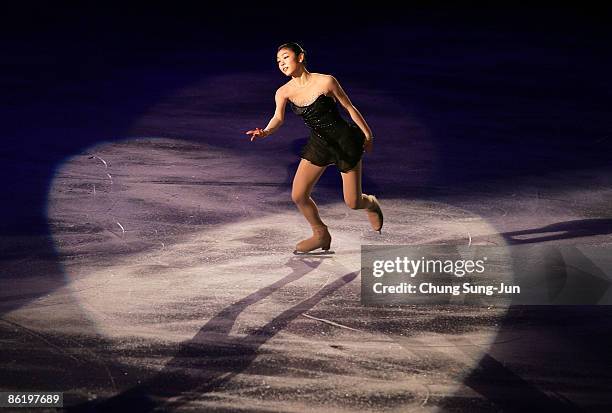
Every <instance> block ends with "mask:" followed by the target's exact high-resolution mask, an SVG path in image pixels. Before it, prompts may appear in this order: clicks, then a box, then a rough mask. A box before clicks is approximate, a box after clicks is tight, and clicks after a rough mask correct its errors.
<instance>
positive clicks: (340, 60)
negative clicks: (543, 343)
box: [0, 2, 612, 233]
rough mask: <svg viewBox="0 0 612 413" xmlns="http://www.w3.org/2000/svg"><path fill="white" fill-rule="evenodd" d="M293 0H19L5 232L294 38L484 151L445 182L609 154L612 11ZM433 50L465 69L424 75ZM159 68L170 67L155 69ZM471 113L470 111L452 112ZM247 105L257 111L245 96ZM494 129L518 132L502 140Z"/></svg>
mask: <svg viewBox="0 0 612 413" xmlns="http://www.w3.org/2000/svg"><path fill="white" fill-rule="evenodd" d="M292 6H293V7H290V6H289V3H283V4H280V5H259V4H257V5H256V4H251V5H243V4H241V5H240V6H230V5H227V6H226V5H221V6H220V5H218V4H217V5H210V4H206V5H201V6H199V7H196V8H194V7H187V6H186V5H183V4H172V5H170V4H165V5H161V4H146V5H138V6H136V5H132V6H129V7H125V6H119V5H117V4H114V5H108V4H106V3H104V4H102V3H95V2H79V3H78V4H72V5H69V4H67V3H59V4H53V3H50V2H41V3H36V2H29V3H22V4H21V5H20V6H18V7H15V6H12V8H6V6H5V9H4V10H3V13H2V15H3V21H4V23H3V25H2V50H3V51H2V54H3V56H2V76H1V77H0V82H1V83H0V87H1V89H2V99H1V105H2V111H1V115H0V116H1V119H0V121H1V123H2V130H3V133H2V140H3V145H2V146H1V148H0V151H1V152H0V156H1V158H2V163H1V164H0V168H2V169H1V170H0V171H1V172H2V176H3V177H4V178H5V181H4V190H3V191H2V203H1V205H2V207H1V208H2V214H1V216H2V222H1V223H0V228H1V229H2V231H3V232H4V233H6V232H7V231H8V232H9V233H14V232H15V231H17V232H19V233H23V232H24V231H28V232H32V233H41V232H42V233H44V232H45V231H46V229H45V228H46V217H45V214H44V208H45V194H46V185H47V184H48V182H49V181H50V178H51V176H52V174H53V171H54V167H55V166H56V165H57V164H58V162H60V161H61V160H62V159H63V158H64V157H66V156H68V155H70V154H74V153H77V152H78V151H80V150H82V149H83V148H85V147H87V146H90V145H91V144H93V143H94V142H97V141H99V140H112V137H113V136H119V135H120V134H121V133H122V132H123V131H125V128H126V127H127V126H128V125H129V124H130V122H131V121H132V120H133V119H135V118H137V117H138V116H139V114H140V113H142V112H143V111H144V110H146V108H147V107H148V106H149V105H151V104H152V103H154V102H156V101H157V100H159V99H160V98H161V97H163V96H164V95H165V94H166V93H168V91H170V90H173V89H175V88H177V87H180V86H183V85H186V84H189V83H190V82H193V81H195V80H197V79H199V78H201V77H203V76H206V75H210V74H216V73H227V72H230V71H231V72H240V71H244V72H253V71H255V72H258V71H261V72H262V73H266V72H271V71H274V70H276V65H275V60H274V56H275V53H276V46H277V45H278V44H281V43H283V42H285V41H298V42H300V43H301V44H302V45H303V46H304V48H305V49H306V50H307V52H309V51H310V52H309V56H308V58H309V62H310V64H311V65H314V66H315V67H321V69H320V70H324V71H327V72H328V73H336V72H342V73H343V80H344V82H347V83H348V82H350V81H353V80H356V79H360V80H363V79H364V78H367V79H368V84H369V85H370V86H371V87H372V88H376V89H377V90H381V91H385V92H387V93H390V94H392V95H393V96H394V98H395V99H397V100H398V101H399V102H401V103H402V104H405V105H406V108H408V109H409V110H410V111H411V112H412V113H414V114H415V115H417V116H418V117H419V118H420V119H422V120H423V121H424V122H425V123H426V124H427V125H428V127H429V128H431V130H432V139H435V140H436V141H438V142H439V143H440V144H441V145H443V146H444V147H447V148H448V149H449V150H448V151H445V153H448V154H456V153H457V150H459V152H462V153H470V154H472V155H473V161H474V162H475V163H472V166H473V168H470V169H466V168H454V167H453V164H452V162H441V166H442V168H444V165H448V169H447V170H446V171H445V170H444V169H442V170H441V172H439V173H438V176H436V182H437V183H440V184H450V183H458V184H460V183H461V182H464V181H466V180H474V179H479V177H480V176H491V175H494V174H497V173H502V172H503V174H504V175H505V176H509V174H511V175H523V174H532V173H534V172H535V173H538V172H539V171H549V170H566V169H567V170H570V169H575V168H581V167H584V166H597V165H598V164H602V165H605V164H608V163H609V162H608V149H609V148H610V142H611V140H610V134H611V133H612V131H611V124H610V121H609V114H608V113H609V112H608V108H609V98H610V90H611V82H610V79H609V73H610V69H611V65H610V59H611V58H610V53H609V40H610V30H609V26H608V25H607V22H608V21H609V20H608V17H609V16H610V13H609V11H610V10H609V8H605V7H602V6H593V5H590V6H589V5H584V6H583V5H581V6H580V7H578V6H574V7H562V6H558V5H555V6H554V7H550V6H536V7H533V6H527V5H521V4H515V3H513V4H512V5H510V4H496V5H495V6H492V5H481V4H477V3H467V4H463V5H450V4H444V3H433V4H428V5H414V6H402V7H399V6H397V5H391V3H381V2H377V3H376V6H373V5H368V6H347V5H343V6H339V5H334V4H331V3H325V4H319V3H299V4H294V5H292ZM415 33H417V34H419V35H415ZM266 56H268V57H267V58H266ZM500 56H501V57H500ZM427 59H429V60H431V61H434V62H436V64H440V63H441V64H442V65H444V66H448V67H449V70H450V72H451V75H449V74H448V73H435V72H432V73H427V68H424V69H423V71H421V74H417V73H415V72H414V71H412V67H411V65H412V62H414V61H415V60H427ZM450 68H452V70H451V69H450ZM151 69H154V70H164V69H167V75H165V76H164V77H163V78H155V79H154V81H151V79H150V78H147V77H146V76H141V74H145V73H146V72H147V71H148V70H151ZM483 70H484V71H486V73H487V75H488V76H486V77H483V76H481V74H482V71H483ZM422 72H425V73H426V75H423V74H422ZM492 75H495V76H494V77H491V76H492ZM492 79H493V80H492ZM495 79H498V80H495ZM459 94H461V95H462V96H468V97H469V99H467V100H466V99H465V98H462V99H461V100H458V99H454V98H453V96H455V95H459ZM458 107H462V108H465V111H464V112H461V113H459V112H456V111H455V112H453V111H451V110H449V109H454V108H458ZM233 109H235V110H241V109H244V110H251V111H252V110H256V108H241V106H240V101H239V100H237V102H236V106H235V107H234V108H233ZM466 119H472V120H476V121H469V122H466V121H465V120H466ZM262 122H263V119H262ZM494 123H495V124H499V123H503V124H504V125H505V127H504V128H503V129H500V130H498V131H497V133H495V134H492V133H491V130H490V129H486V126H487V124H494ZM479 126H481V127H479ZM485 129H486V130H487V132H486V134H484V133H482V132H481V131H482V130H485ZM492 141H495V142H497V143H499V144H501V145H503V147H504V148H505V149H499V148H498V149H497V151H496V152H497V155H496V156H495V157H490V156H488V155H489V154H490V151H489V149H486V146H483V143H490V142H492ZM503 153H505V154H507V155H506V156H502V154H503ZM449 156H455V155H449ZM450 161H452V160H450ZM585 164H586V165H585Z"/></svg>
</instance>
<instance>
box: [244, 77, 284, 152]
mask: <svg viewBox="0 0 612 413" xmlns="http://www.w3.org/2000/svg"><path fill="white" fill-rule="evenodd" d="M274 101H275V102H276V109H275V110H274V115H273V116H272V119H270V122H268V125H267V126H266V127H265V128H264V129H260V128H255V129H253V130H250V131H248V132H247V134H251V141H253V140H255V139H256V138H265V137H266V136H270V135H272V134H273V133H274V132H276V131H277V130H278V128H280V127H281V126H282V124H283V122H284V121H285V106H286V104H287V97H286V96H285V94H284V93H283V92H282V90H281V89H278V90H277V91H276V94H275V95H274Z"/></svg>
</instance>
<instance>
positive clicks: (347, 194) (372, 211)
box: [246, 42, 383, 254]
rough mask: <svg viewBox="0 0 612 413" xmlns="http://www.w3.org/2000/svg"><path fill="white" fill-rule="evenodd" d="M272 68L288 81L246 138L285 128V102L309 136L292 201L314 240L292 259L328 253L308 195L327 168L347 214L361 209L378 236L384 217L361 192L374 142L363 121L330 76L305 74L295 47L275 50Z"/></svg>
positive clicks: (376, 204)
mask: <svg viewBox="0 0 612 413" xmlns="http://www.w3.org/2000/svg"><path fill="white" fill-rule="evenodd" d="M276 62H277V64H278V68H279V69H280V71H281V72H282V73H283V74H284V75H285V76H287V77H291V79H290V80H289V81H288V82H287V83H285V84H284V85H282V86H281V87H280V88H279V89H278V90H277V91H276V94H275V96H274V100H275V102H276V110H275V112H274V116H273V117H272V119H270V122H269V123H268V125H267V126H266V127H265V128H264V129H261V128H255V129H254V130H250V131H248V132H246V134H250V135H251V142H253V141H254V140H255V139H258V138H265V137H267V136H269V135H271V134H273V133H274V132H276V131H277V130H278V128H280V127H281V125H282V124H283V122H284V118H285V106H286V104H287V102H289V104H290V106H291V109H292V111H293V112H294V113H295V114H296V115H298V116H301V117H302V118H303V120H304V123H305V124H306V125H307V126H308V127H309V128H310V130H311V133H310V137H309V139H308V142H307V143H306V145H304V147H303V148H302V151H301V160H300V163H299V165H298V168H297V171H296V173H295V177H294V179H293V188H292V191H291V199H292V200H293V202H294V203H295V204H296V206H297V208H298V209H299V210H300V212H301V213H302V214H303V215H304V217H305V218H306V220H307V221H308V223H309V224H310V226H311V227H312V232H313V236H312V237H310V238H308V239H305V240H302V241H300V242H298V244H297V245H296V247H295V251H294V253H295V254H297V253H307V252H310V251H313V250H316V249H318V248H322V249H323V250H325V251H327V250H329V248H330V244H331V235H330V234H329V231H328V229H327V225H325V224H324V223H323V221H322V220H321V217H320V216H319V210H318V208H317V205H316V204H315V202H314V200H313V199H312V198H311V196H310V194H311V192H312V190H313V188H314V185H315V184H316V182H317V181H318V180H319V178H320V177H321V175H322V174H323V172H324V171H325V168H326V167H327V166H329V165H332V164H335V165H336V168H337V169H338V170H339V171H340V173H341V176H342V188H343V192H344V202H345V203H346V205H347V206H348V207H349V208H351V209H365V210H366V211H367V214H368V219H369V221H370V224H371V226H372V229H374V231H378V232H379V233H381V229H382V226H383V214H382V211H381V208H380V204H379V202H378V200H377V199H376V197H375V196H374V195H366V194H364V193H362V192H361V169H362V168H361V164H362V162H361V157H362V155H363V153H364V152H366V151H367V152H368V153H370V152H371V151H372V148H373V141H374V137H373V136H372V131H371V130H370V128H369V127H368V125H367V123H366V121H365V120H364V119H363V117H362V116H361V113H359V111H358V110H357V108H355V106H353V104H352V103H351V100H350V99H349V97H348V96H347V95H346V93H345V92H344V90H343V89H342V87H341V86H340V84H339V83H338V81H337V80H336V78H335V77H334V76H332V75H326V74H322V73H314V72H312V73H311V72H309V71H308V70H307V69H306V52H305V51H304V49H303V48H302V47H301V46H300V45H299V44H297V43H293V42H291V43H285V44H283V45H281V46H279V48H278V50H277V55H276ZM337 102H340V104H342V106H343V107H344V109H345V110H346V111H347V112H348V114H349V115H350V117H351V119H352V120H353V121H354V123H350V122H347V121H346V120H345V119H344V118H343V117H341V116H340V113H339V111H338V106H337Z"/></svg>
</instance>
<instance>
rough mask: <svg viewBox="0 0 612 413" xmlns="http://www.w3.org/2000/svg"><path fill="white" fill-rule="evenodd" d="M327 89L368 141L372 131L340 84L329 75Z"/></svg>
mask: <svg viewBox="0 0 612 413" xmlns="http://www.w3.org/2000/svg"><path fill="white" fill-rule="evenodd" d="M329 89H330V90H331V91H332V92H333V94H334V96H335V97H336V99H337V100H338V101H339V102H340V104H341V105H342V107H344V109H346V111H347V112H348V114H349V115H350V116H351V119H353V121H354V122H355V124H356V125H357V126H359V128H360V129H361V130H362V131H363V134H364V135H365V137H366V140H370V139H371V138H372V130H371V129H370V127H369V126H368V124H367V123H366V121H365V119H364V118H363V116H361V113H360V112H359V111H358V110H357V108H356V107H355V106H353V103H352V102H351V100H350V99H349V97H348V96H347V95H346V93H345V92H344V89H342V86H340V83H338V81H337V80H336V78H335V77H333V76H332V75H329Z"/></svg>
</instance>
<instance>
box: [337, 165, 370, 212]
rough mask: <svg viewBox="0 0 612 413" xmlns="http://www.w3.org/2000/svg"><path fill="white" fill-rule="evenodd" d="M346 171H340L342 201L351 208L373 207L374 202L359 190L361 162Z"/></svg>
mask: <svg viewBox="0 0 612 413" xmlns="http://www.w3.org/2000/svg"><path fill="white" fill-rule="evenodd" d="M362 161H363V160H360V161H359V163H358V164H357V166H355V167H354V168H353V169H351V170H350V171H348V172H342V173H341V175H342V189H343V192H344V202H345V203H346V206H348V207H349V208H351V209H364V208H373V207H374V203H373V202H372V201H371V200H370V198H369V197H368V196H367V195H366V194H364V193H362V192H361V169H362V166H361V162H362Z"/></svg>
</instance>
